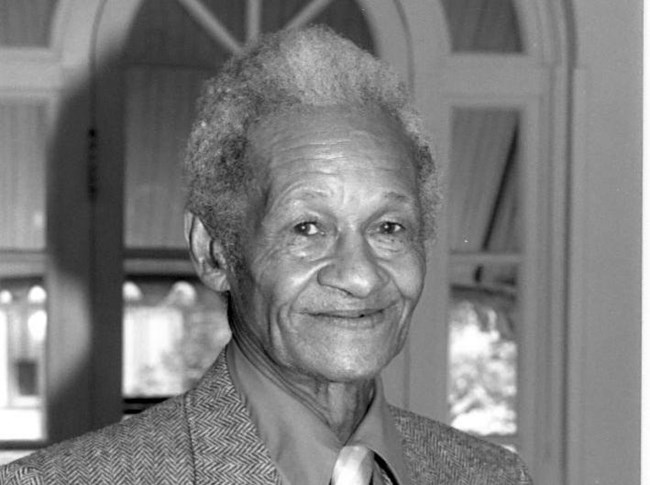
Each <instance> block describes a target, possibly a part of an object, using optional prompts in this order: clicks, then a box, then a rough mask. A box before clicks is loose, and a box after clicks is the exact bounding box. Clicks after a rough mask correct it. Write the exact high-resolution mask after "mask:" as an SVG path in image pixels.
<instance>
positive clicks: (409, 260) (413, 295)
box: [387, 252, 426, 302]
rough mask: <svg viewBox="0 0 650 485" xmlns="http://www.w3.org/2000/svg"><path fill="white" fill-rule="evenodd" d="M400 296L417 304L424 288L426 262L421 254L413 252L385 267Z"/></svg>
mask: <svg viewBox="0 0 650 485" xmlns="http://www.w3.org/2000/svg"><path fill="white" fill-rule="evenodd" d="M387 269H388V271H389V272H390V274H391V275H392V279H393V281H394V282H395V286H396V287H397V289H398V290H399V292H400V293H401V295H402V296H403V297H404V298H405V299H407V300H409V301H413V302H417V300H418V299H419V298H420V294H421V293H422V288H423V286H424V275H425V272H426V262H425V259H424V256H423V253H419V252H413V253H410V254H408V255H405V256H404V257H401V258H398V259H397V260H394V261H391V262H390V264H389V265H388V267H387Z"/></svg>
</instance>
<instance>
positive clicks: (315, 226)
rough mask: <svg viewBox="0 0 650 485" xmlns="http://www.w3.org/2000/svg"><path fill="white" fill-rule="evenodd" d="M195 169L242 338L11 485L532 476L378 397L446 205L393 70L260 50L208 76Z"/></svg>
mask: <svg viewBox="0 0 650 485" xmlns="http://www.w3.org/2000/svg"><path fill="white" fill-rule="evenodd" d="M186 169H187V174H188V182H189V199H188V211H187V214H186V221H185V222H186V224H185V225H186V234H187V239H188V243H189V249H190V253H191V256H192V260H193V262H194V265H195V267H196V270H197V273H198V274H199V276H200V278H201V279H202V281H203V282H204V283H205V284H206V285H207V286H208V287H210V288H211V289H213V290H214V291H215V292H218V293H220V294H222V295H224V297H225V298H227V301H228V317H229V323H230V326H231V329H232V333H233V341H232V342H231V343H230V344H229V345H228V346H227V348H226V350H225V351H224V352H222V353H221V355H220V356H219V357H218V359H217V361H216V363H215V365H214V366H213V367H212V368H211V369H210V370H209V371H208V373H207V374H206V376H205V377H204V378H203V380H202V381H201V382H200V383H199V384H198V386H197V387H196V388H195V389H192V390H190V391H189V392H188V393H186V394H185V395H183V396H179V397H177V398H174V399H171V400H169V401H167V402H165V403H163V404H161V405H159V406H157V407H154V408H152V409H150V410H148V411H147V412H145V413H143V414H141V415H139V416H137V417H134V418H131V419H130V420H128V421H126V422H125V423H121V424H118V425H114V426H111V427H108V428H106V429H103V430H100V431H98V432H95V433H91V434H88V435H85V436H82V437H80V438H77V439H75V440H72V441H69V442H65V443H62V444H59V445H56V446H54V447H52V448H49V449H46V450H44V451H41V452H39V453H36V454H34V455H32V456H30V457H28V458H26V459H24V460H22V461H19V462H15V463H14V464H12V465H9V466H8V467H7V468H6V469H4V470H3V471H2V472H1V474H0V478H1V479H2V480H3V482H2V483H152V484H153V483H156V484H158V483H206V484H207V483H254V484H267V483H282V484H323V485H324V484H328V483H334V484H343V483H345V484H357V483H364V484H369V483H373V484H380V483H391V484H400V485H404V484H425V483H426V484H430V483H434V484H495V485H496V484H500V485H502V484H520V485H521V484H527V483H530V479H529V477H528V475H527V473H526V471H525V469H524V466H523V464H522V463H521V461H520V460H519V459H518V458H517V456H516V455H514V454H512V453H510V452H508V451H506V450H504V449H502V448H500V447H497V446H494V445H491V444H488V443H484V442H482V441H479V440H478V439H475V438H472V437H470V436H467V435H465V434H463V433H460V432H458V431H454V430H452V429H450V428H448V427H446V426H444V425H442V424H439V423H436V422H433V421H431V420H428V419H426V418H423V417H420V416H416V415H414V414H412V413H409V412H407V411H404V410H400V409H397V408H394V407H391V406H389V405H388V404H387V403H386V402H385V400H384V396H383V392H382V387H381V381H380V380H379V378H378V375H379V373H380V371H381V370H382V369H383V368H384V367H385V366H386V365H387V364H388V363H389V362H390V361H391V359H392V358H393V357H395V355H397V354H398V353H399V351H400V349H401V348H402V347H403V345H404V342H405V340H406V336H407V333H408V326H409V322H410V319H411V315H412V312H413V309H414V307H415V305H416V303H417V301H418V298H419V296H420V292H421V289H422V284H423V279H424V270H425V249H424V247H425V241H426V240H427V239H430V238H431V237H432V235H433V232H434V218H435V206H436V201H437V195H436V194H437V192H436V170H435V167H434V164H433V160H432V156H431V152H430V149H429V145H428V143H427V141H426V139H425V138H424V136H423V135H422V134H421V132H420V127H419V122H418V119H417V116H416V115H415V113H414V111H413V110H412V108H411V106H410V104H409V102H408V97H407V95H406V94H405V90H404V88H403V86H402V85H401V84H400V82H399V81H398V80H397V78H396V77H395V76H394V75H393V74H392V73H391V72H389V71H388V70H387V68H386V67H385V66H383V65H382V64H381V63H379V62H378V61H377V60H376V59H374V58H373V57H372V56H370V55H369V54H367V53H365V52H363V51H361V50H359V49H358V48H357V47H355V46H354V45H353V44H352V43H350V42H348V41H346V40H343V39H341V38H339V37H337V36H336V35H335V34H333V33H332V32H330V31H329V30H326V29H323V28H311V29H307V30H304V31H289V32H284V33H280V34H276V35H273V36H269V37H267V38H265V39H263V41H262V42H260V43H258V44H257V45H256V46H253V47H251V48H249V49H248V50H247V51H246V52H245V53H244V54H243V55H242V56H240V57H238V58H235V59H233V60H231V61H230V62H229V63H228V64H227V65H226V66H225V68H224V70H223V72H222V73H221V74H220V75H219V76H218V77H217V78H216V79H215V80H212V81H210V82H209V83H208V84H207V86H206V88H205V90H204V94H203V96H202V99H201V102H200V113H199V116H198V120H197V121H196V123H195V126H194V128H193V131H192V134H191V137H190V143H189V148H188V155H187V158H186Z"/></svg>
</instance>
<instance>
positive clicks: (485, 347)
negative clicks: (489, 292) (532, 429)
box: [449, 292, 517, 435]
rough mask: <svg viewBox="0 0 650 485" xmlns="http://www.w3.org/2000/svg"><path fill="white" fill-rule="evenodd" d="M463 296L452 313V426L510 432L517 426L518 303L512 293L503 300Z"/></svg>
mask: <svg viewBox="0 0 650 485" xmlns="http://www.w3.org/2000/svg"><path fill="white" fill-rule="evenodd" d="M461 294H462V292H461ZM458 295H459V293H457V294H456V298H455V299H454V301H453V304H452V306H451V308H450V312H449V313H450V314H449V323H450V333H449V363H450V376H449V377H450V381H449V382H450V384H449V406H450V414H451V420H452V425H453V426H454V427H456V428H459V429H462V430H464V431H468V432H471V433H475V434H479V435H511V434H513V433H516V431H517V424H516V397H517V372H516V369H517V345H516V342H515V341H514V332H513V328H512V327H513V326H512V315H511V313H512V310H513V306H514V303H513V301H512V298H510V297H508V296H507V295H506V297H502V298H498V299H496V298H480V299H476V298H472V299H467V298H463V297H460V298H459V297H458ZM464 296H467V295H466V294H465V295H464ZM508 300H510V305H506V303H505V302H507V301H508Z"/></svg>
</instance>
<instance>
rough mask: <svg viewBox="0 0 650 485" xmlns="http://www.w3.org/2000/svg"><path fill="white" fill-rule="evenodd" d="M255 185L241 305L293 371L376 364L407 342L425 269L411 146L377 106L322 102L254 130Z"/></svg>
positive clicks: (366, 374)
mask: <svg viewBox="0 0 650 485" xmlns="http://www.w3.org/2000/svg"><path fill="white" fill-rule="evenodd" d="M250 141H251V149H250V152H249V153H250V154H251V160H252V162H253V163H255V164H257V166H258V168H257V173H258V174H259V176H258V184H257V187H258V189H259V191H258V192H257V193H256V194H255V195H253V196H252V198H253V199H254V200H253V203H252V205H251V211H250V214H249V215H250V227H249V229H250V233H249V238H248V241H249V244H248V245H247V247H246V248H245V250H244V261H245V262H244V266H245V268H246V271H245V273H246V274H244V275H239V276H238V277H239V281H238V285H237V286H238V290H237V297H236V299H237V305H238V312H239V314H240V316H241V317H243V318H242V320H243V322H244V324H243V331H246V332H249V336H250V337H251V338H252V340H253V342H254V344H255V345H256V346H257V347H258V350H260V351H262V355H264V356H265V358H266V359H268V362H269V363H270V364H271V365H274V366H276V367H278V368H279V369H280V370H281V372H283V373H285V374H286V375H291V374H294V375H298V376H300V375H302V376H304V375H308V376H311V377H315V378H316V379H321V380H322V379H324V380H326V381H331V382H343V381H353V380H358V379H367V378H370V377H373V376H374V375H376V374H377V373H378V372H379V371H380V370H381V369H382V368H383V367H384V366H385V365H386V364H387V363H388V362H389V361H390V360H391V359H392V358H393V357H394V356H395V355H396V354H397V353H398V352H399V350H400V349H401V348H402V346H403V344H404V341H405V338H406V335H407V331H408V324H409V321H410V318H411V313H412V311H413V308H414V307H415V305H416V303H417V300H418V298H419V296H420V292H421V289H422V284H423V278H424V268H425V262H424V250H423V247H422V244H421V242H420V240H419V237H418V232H419V230H420V212H419V205H418V201H417V183H416V175H415V169H414V167H413V163H412V155H411V152H410V150H409V145H408V142H407V140H406V138H405V137H404V135H403V134H402V132H401V130H400V129H399V127H398V125H397V124H396V123H395V122H393V121H392V120H390V119H389V118H388V117H386V116H385V115H383V114H382V113H380V112H365V113H357V112H350V111H346V110H341V109H331V108H330V109H321V110H318V111H312V112H301V113H299V114H296V113H293V114H290V115H283V116H279V117H275V118H270V119H266V120H265V121H264V122H262V123H261V124H259V125H257V126H256V127H255V128H254V129H253V130H252V132H251V138H250Z"/></svg>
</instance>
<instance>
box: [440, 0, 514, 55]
mask: <svg viewBox="0 0 650 485" xmlns="http://www.w3.org/2000/svg"><path fill="white" fill-rule="evenodd" d="M442 6H443V8H444V11H445V15H446V17H447V26H448V30H449V35H450V37H451V39H450V40H451V49H452V51H453V52H500V53H515V52H523V50H524V49H523V45H522V41H521V35H520V32H519V21H518V19H517V12H516V10H515V8H514V5H513V3H512V0H498V1H494V0H471V1H462V0H442Z"/></svg>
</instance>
